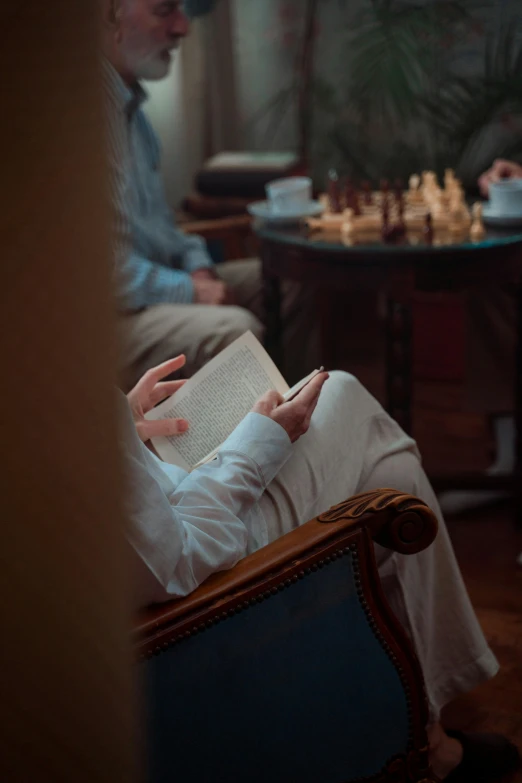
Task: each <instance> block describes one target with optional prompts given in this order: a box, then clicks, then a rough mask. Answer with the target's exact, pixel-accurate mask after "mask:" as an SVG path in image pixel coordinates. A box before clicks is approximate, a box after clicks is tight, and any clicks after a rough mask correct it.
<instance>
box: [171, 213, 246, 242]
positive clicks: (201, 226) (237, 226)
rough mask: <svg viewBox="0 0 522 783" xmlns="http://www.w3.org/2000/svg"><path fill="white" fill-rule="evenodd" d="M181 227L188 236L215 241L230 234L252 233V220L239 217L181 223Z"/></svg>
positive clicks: (244, 216)
mask: <svg viewBox="0 0 522 783" xmlns="http://www.w3.org/2000/svg"><path fill="white" fill-rule="evenodd" d="M179 227H180V228H181V230H182V231H184V232H185V233H186V234H199V235H200V236H202V237H204V238H205V239H213V238H215V237H217V238H219V237H220V236H223V235H224V234H229V233H230V232H243V233H245V232H250V230H251V227H252V218H251V217H250V216H249V215H237V216H233V217H226V218H216V219H213V220H190V221H187V222H186V223H180V224H179Z"/></svg>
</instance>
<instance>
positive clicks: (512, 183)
mask: <svg viewBox="0 0 522 783" xmlns="http://www.w3.org/2000/svg"><path fill="white" fill-rule="evenodd" d="M489 203H490V206H491V210H492V211H493V212H495V213H497V214H498V215H503V216H506V217H511V216H512V217H522V179H502V180H500V182H493V183H491V185H490V186H489Z"/></svg>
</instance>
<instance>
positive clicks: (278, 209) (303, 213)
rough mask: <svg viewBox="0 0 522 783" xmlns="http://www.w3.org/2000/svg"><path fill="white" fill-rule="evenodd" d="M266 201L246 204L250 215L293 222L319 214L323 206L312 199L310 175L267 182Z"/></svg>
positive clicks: (275, 220)
mask: <svg viewBox="0 0 522 783" xmlns="http://www.w3.org/2000/svg"><path fill="white" fill-rule="evenodd" d="M265 190H266V195H267V200H266V201H256V202H254V203H253V204H249V205H248V211H249V213H250V214H251V215H253V216H254V217H256V218H258V219H259V220H263V221H265V222H267V223H277V224H293V223H299V221H301V220H303V219H305V218H309V217H316V216H317V215H320V214H321V213H322V212H323V210H324V207H323V205H322V204H321V203H320V202H319V201H313V199H312V180H311V179H310V177H285V178H284V179H275V180H273V181H272V182H269V183H268V184H267V185H266V187H265Z"/></svg>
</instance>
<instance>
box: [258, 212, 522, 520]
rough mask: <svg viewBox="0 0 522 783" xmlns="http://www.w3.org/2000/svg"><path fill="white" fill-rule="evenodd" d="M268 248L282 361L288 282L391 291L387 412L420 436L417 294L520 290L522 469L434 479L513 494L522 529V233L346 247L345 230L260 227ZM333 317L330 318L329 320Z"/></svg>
mask: <svg viewBox="0 0 522 783" xmlns="http://www.w3.org/2000/svg"><path fill="white" fill-rule="evenodd" d="M255 231H256V233H257V236H258V238H259V240H260V244H261V259H262V269H263V279H264V302H265V310H266V323H267V333H266V347H267V349H268V351H269V353H270V354H271V355H272V357H273V358H274V360H275V361H276V362H280V361H281V360H282V358H283V347H282V342H281V332H282V329H281V281H282V280H286V279H289V280H297V281H301V282H305V283H308V284H309V285H311V286H314V289H316V290H317V291H318V293H323V294H324V293H325V292H328V291H332V290H335V291H342V290H345V291H348V290H351V291H384V292H385V293H386V295H387V301H388V307H387V318H386V330H385V332H386V367H385V373H386V397H387V399H386V408H387V410H388V412H389V413H390V415H391V416H393V418H394V419H395V420H396V421H398V423H399V424H400V425H401V426H402V427H403V428H404V430H405V431H406V432H408V433H411V434H413V422H412V401H413V388H412V387H413V379H412V358H413V357H412V336H413V335H412V303H413V298H414V295H415V293H416V292H418V291H432V292H433V291H448V292H461V291H465V290H469V289H473V288H491V287H492V286H501V285H504V284H506V283H511V284H515V286H516V290H517V297H518V318H519V327H518V352H517V363H516V405H517V410H516V423H517V433H518V445H517V467H516V471H515V474H514V475H513V476H494V477H493V476H492V477H489V476H488V477H486V476H485V475H484V474H480V475H477V474H464V473H463V474H459V475H458V476H456V475H449V476H431V478H432V480H433V483H434V485H435V486H436V487H437V489H442V488H450V487H453V488H457V487H458V488H463V489H464V488H467V489H472V488H479V487H480V488H484V487H485V486H488V487H493V486H494V487H495V488H507V487H509V488H510V489H511V488H512V489H513V490H514V491H515V492H516V495H517V517H518V520H519V522H520V523H522V233H520V234H514V233H513V230H511V232H510V231H507V232H506V231H500V230H498V229H495V230H486V233H485V236H484V237H483V238H482V239H481V241H479V242H477V241H471V240H470V238H469V237H467V238H465V239H464V240H462V239H454V238H452V237H451V236H447V237H445V239H444V241H441V242H439V243H436V244H435V243H433V242H432V241H431V240H430V241H429V242H427V241H424V240H423V238H422V237H419V236H418V235H415V236H414V237H408V235H406V236H405V237H402V238H401V240H400V241H398V242H397V243H388V242H383V241H382V239H381V238H380V237H379V236H375V237H373V238H372V237H368V238H366V239H365V240H363V241H359V242H356V243H354V242H348V243H347V242H345V241H343V239H342V236H341V235H340V233H339V232H338V231H336V232H333V233H332V234H328V233H326V232H324V231H320V232H314V231H312V230H310V229H309V228H307V227H306V226H304V225H303V226H301V227H293V228H285V227H280V226H275V225H270V224H265V225H257V226H256V227H255ZM326 315H327V314H326ZM320 316H321V321H322V324H321V331H322V341H321V342H322V357H321V362H322V363H323V364H324V365H325V366H327V367H335V363H336V350H335V348H336V346H335V343H336V340H335V337H333V336H332V333H331V329H330V330H328V324H327V323H326V324H325V313H324V312H323V310H321V312H320Z"/></svg>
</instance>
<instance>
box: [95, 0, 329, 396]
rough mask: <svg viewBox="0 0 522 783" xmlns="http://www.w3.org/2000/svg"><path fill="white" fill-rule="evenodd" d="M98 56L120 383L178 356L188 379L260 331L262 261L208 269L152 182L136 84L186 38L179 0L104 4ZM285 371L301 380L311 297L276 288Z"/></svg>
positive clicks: (141, 94) (155, 157) (159, 74)
mask: <svg viewBox="0 0 522 783" xmlns="http://www.w3.org/2000/svg"><path fill="white" fill-rule="evenodd" d="M102 7H103V10H104V18H103V21H104V24H103V36H102V53H103V56H104V59H103V64H104V77H105V88H106V96H107V101H106V103H107V111H108V120H109V123H108V125H109V127H108V133H107V142H108V151H109V162H110V164H111V171H112V179H113V183H112V189H113V197H114V208H115V214H116V220H115V225H116V228H117V231H118V242H117V248H116V251H117V252H116V256H117V269H116V272H117V275H116V289H117V302H118V309H119V319H118V322H119V327H120V333H121V335H120V336H121V344H122V351H121V359H122V361H121V364H122V367H121V384H122V387H124V388H125V389H126V390H127V389H129V388H130V387H131V386H133V385H134V384H135V383H136V381H137V380H138V378H139V377H140V376H141V375H142V374H143V373H144V372H145V370H147V369H148V368H149V367H152V366H154V365H156V364H159V363H160V362H162V361H165V360H167V359H170V358H172V356H175V355H177V354H180V353H184V354H185V355H186V357H187V362H186V365H185V367H184V370H183V372H184V373H185V374H186V375H187V376H190V375H191V374H192V373H193V372H194V371H195V370H197V369H198V368H199V367H201V366H203V365H204V364H205V362H206V361H208V360H209V359H210V358H211V357H212V356H214V355H216V354H217V353H219V351H220V350H222V349H223V348H224V347H225V346H227V345H228V344H229V343H231V342H233V341H234V340H235V339H236V337H238V336H239V335H241V334H242V333H243V332H244V331H245V330H247V329H250V330H251V331H252V332H254V334H256V335H257V336H258V337H259V336H261V334H262V332H263V325H262V323H261V319H262V314H263V302H262V283H261V264H260V261H259V259H247V260H244V261H234V262H229V263H222V264H216V265H214V264H213V262H212V259H211V258H210V255H209V253H208V252H207V249H206V245H205V242H204V241H203V240H202V239H201V238H200V237H197V236H187V235H185V234H184V233H183V232H182V231H180V230H179V229H178V228H176V226H175V223H174V216H173V213H172V210H171V209H170V207H169V205H168V204H167V201H166V198H165V194H164V190H163V186H162V182H161V176H160V144H159V140H158V138H157V136H156V133H155V132H154V130H153V127H152V125H151V123H150V122H149V120H148V119H147V117H146V115H145V112H144V110H143V104H144V102H145V101H146V99H147V93H146V92H145V90H144V89H143V87H142V84H141V82H142V81H143V80H159V79H163V78H164V77H166V76H167V74H168V73H169V70H170V66H171V61H172V56H173V53H174V51H175V50H176V49H177V48H178V47H179V45H180V43H181V40H182V39H183V38H184V37H185V36H186V35H187V34H188V31H189V24H188V20H187V17H186V15H185V13H184V10H183V4H182V3H181V2H178V0H168V2H165V0H103V3H102ZM282 312H283V339H284V341H285V348H286V350H285V356H286V372H287V375H288V376H289V377H291V378H292V379H295V380H296V379H297V378H298V377H299V376H300V375H302V366H303V365H304V363H305V358H306V357H307V355H310V353H311V352H313V351H314V350H316V348H315V346H316V333H315V317H314V295H313V292H311V291H305V290H304V288H303V287H302V286H301V285H299V284H297V283H295V284H294V283H292V284H290V283H288V284H287V285H286V287H285V289H284V291H283V307H282Z"/></svg>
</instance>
